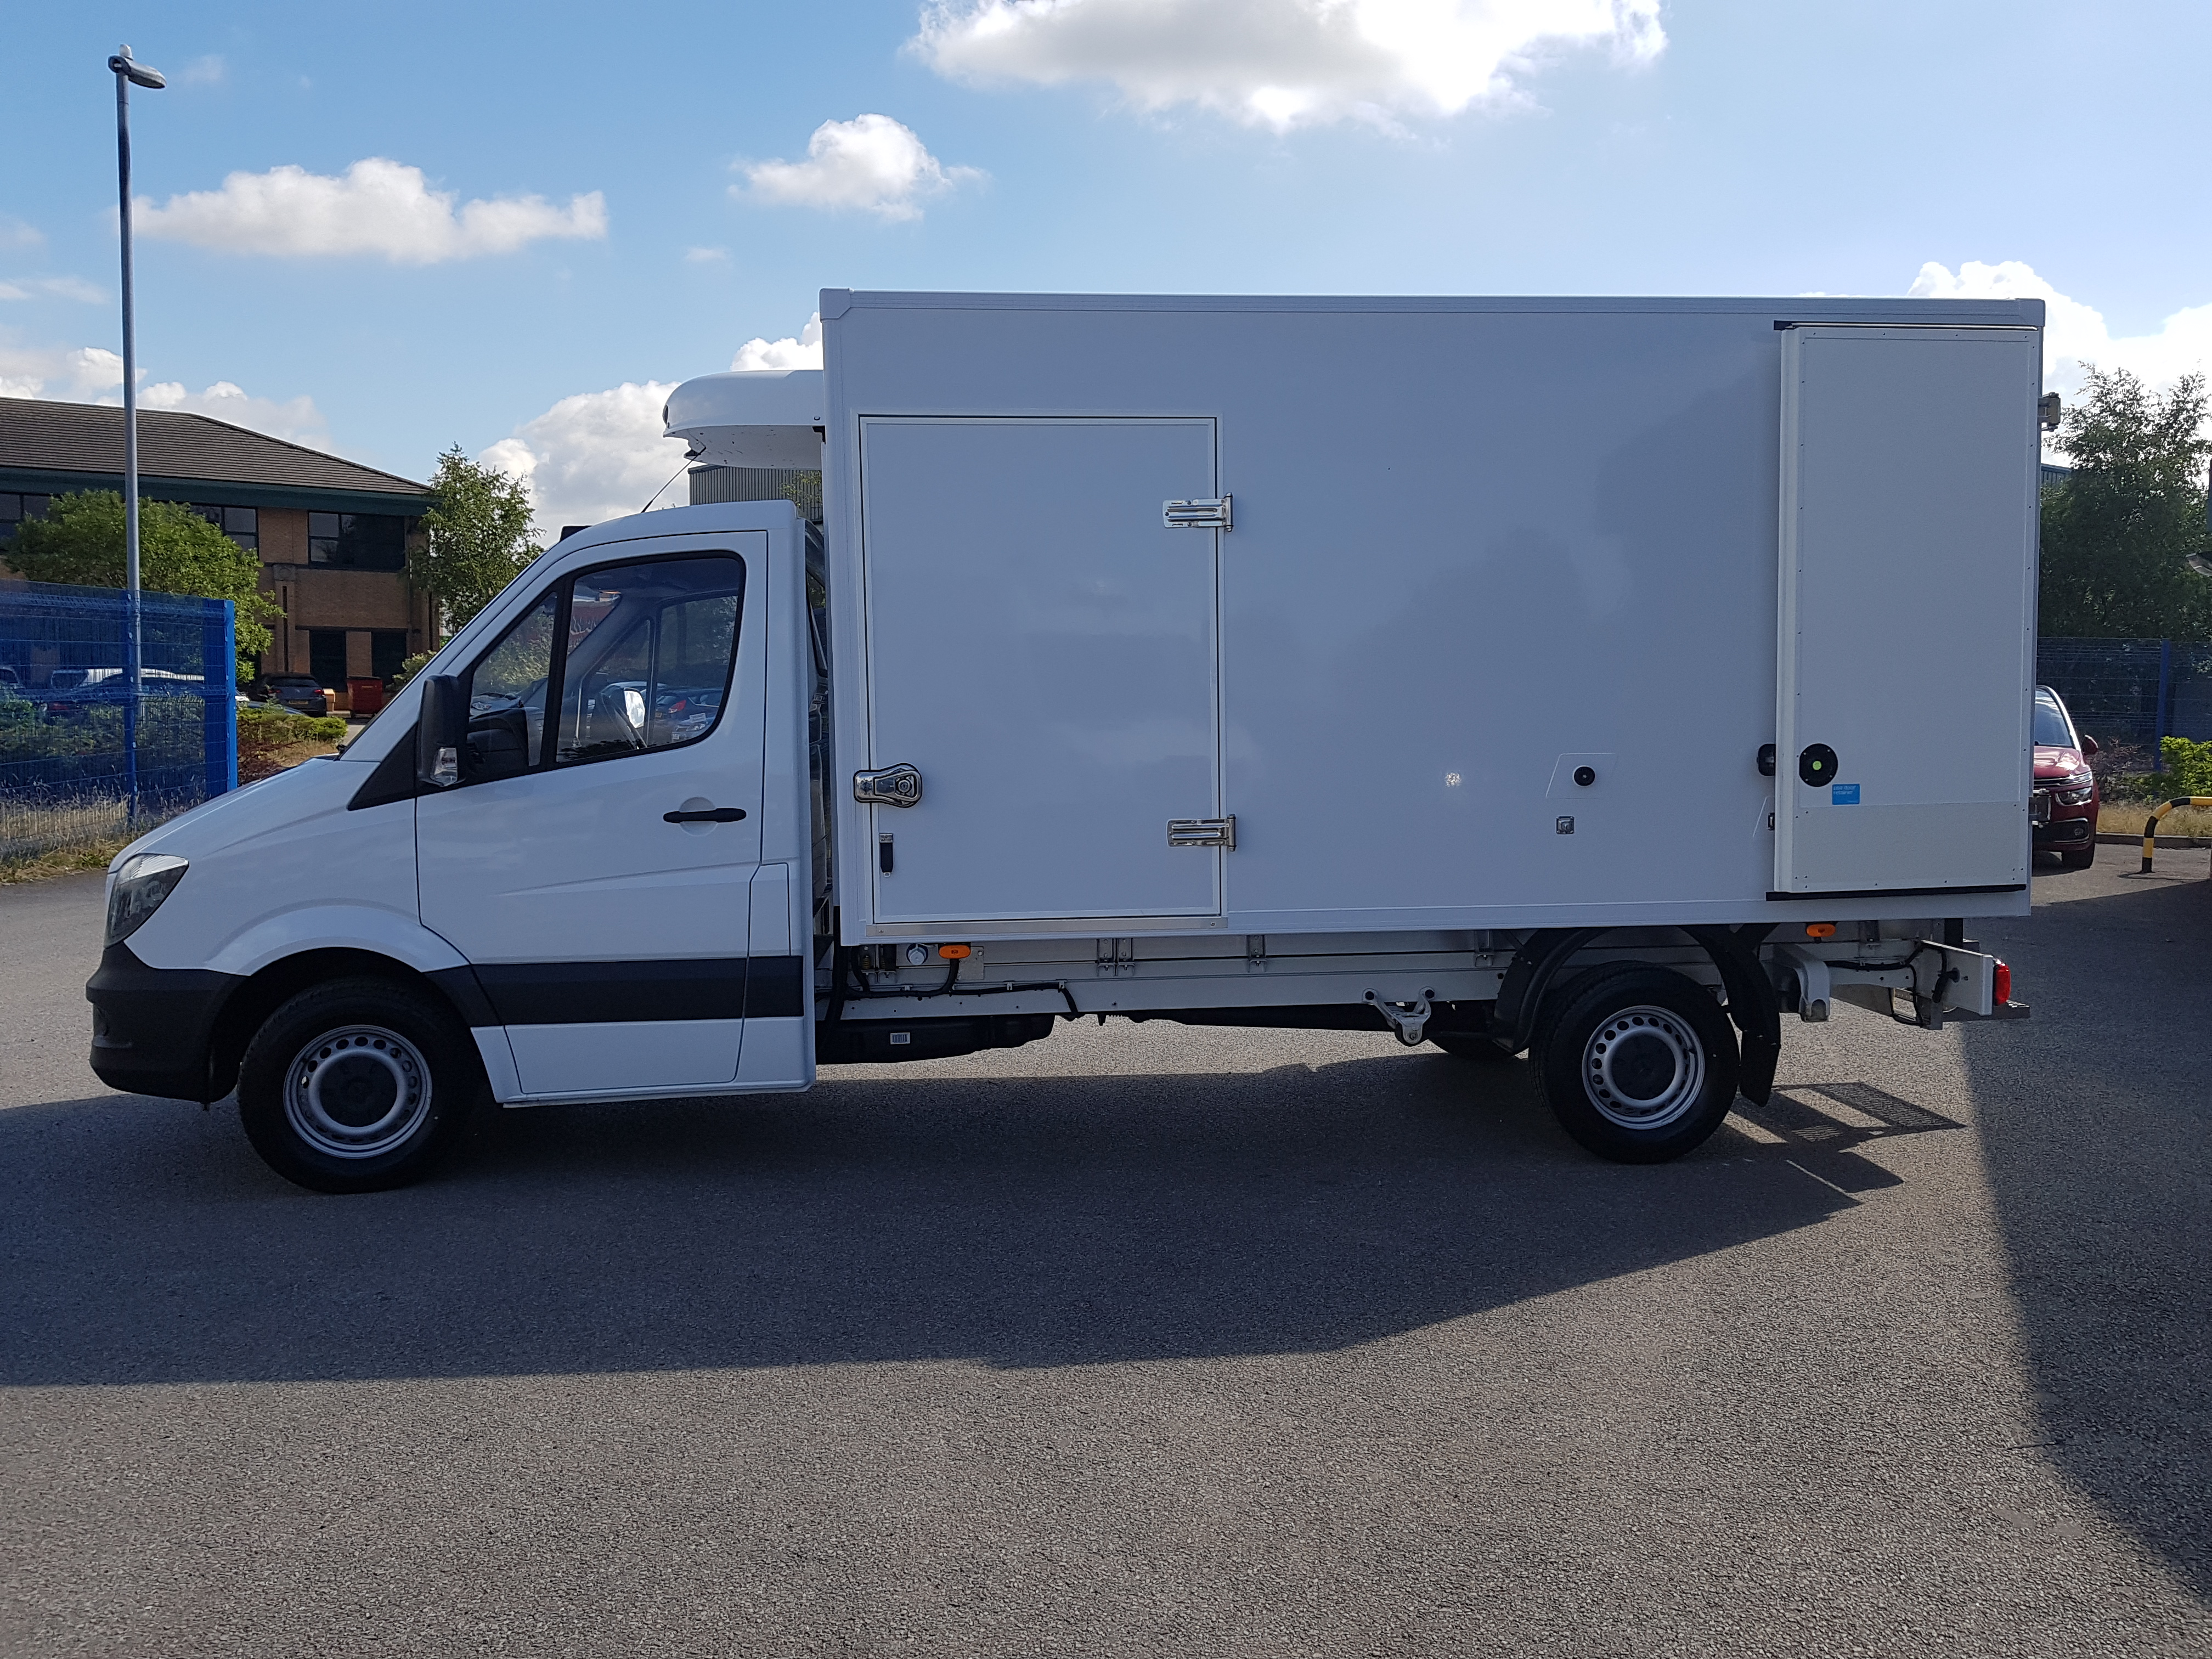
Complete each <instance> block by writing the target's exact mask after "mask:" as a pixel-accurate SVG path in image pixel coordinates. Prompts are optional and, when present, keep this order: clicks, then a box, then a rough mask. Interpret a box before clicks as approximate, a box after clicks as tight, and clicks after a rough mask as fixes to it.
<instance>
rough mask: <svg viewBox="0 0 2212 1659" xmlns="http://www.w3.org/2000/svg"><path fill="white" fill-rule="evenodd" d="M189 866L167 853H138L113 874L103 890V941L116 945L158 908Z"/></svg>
mask: <svg viewBox="0 0 2212 1659" xmlns="http://www.w3.org/2000/svg"><path fill="white" fill-rule="evenodd" d="M188 867H189V866H187V865H186V863H185V860H182V859H180V858H178V857H176V856H175V855H174V854H169V853H141V854H138V856H137V858H135V859H131V860H127V861H126V862H125V864H124V866H123V867H122V868H121V869H120V870H118V871H117V872H115V884H114V885H113V886H112V887H110V888H109V889H108V890H107V942H108V943H109V944H110V945H120V944H122V943H123V941H124V940H125V939H129V938H130V937H131V934H133V933H137V931H138V929H139V927H140V926H141V925H142V924H143V922H144V921H145V920H146V918H147V917H149V916H150V915H153V914H154V912H155V911H156V910H158V909H160V908H161V901H162V900H163V899H165V898H167V897H168V896H169V895H170V893H171V892H173V890H175V888H176V885H177V884H178V883H179V882H180V881H182V880H183V879H184V878H185V870H186V869H187V868H188Z"/></svg>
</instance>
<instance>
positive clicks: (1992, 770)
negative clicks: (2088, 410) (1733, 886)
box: [1774, 327, 2042, 896]
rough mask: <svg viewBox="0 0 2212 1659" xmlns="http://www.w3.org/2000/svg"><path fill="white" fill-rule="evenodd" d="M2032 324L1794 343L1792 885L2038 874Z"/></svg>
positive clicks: (1786, 797) (1780, 765) (1790, 382)
mask: <svg viewBox="0 0 2212 1659" xmlns="http://www.w3.org/2000/svg"><path fill="white" fill-rule="evenodd" d="M2041 380H2042V341H2041V337H2040V335H2039V332H2038V331H2035V330H2033V329H2003V328H1875V327H1802V328H1795V329H1791V330H1790V331H1788V333H1787V334H1786V335H1785V336H1784V341H1783V386H1782V428H1783V435H1782V525H1781V531H1782V534H1781V579H1782V580H1781V629H1780V639H1779V646H1780V649H1779V653H1778V666H1779V679H1780V684H1779V687H1778V691H1779V696H1778V710H1777V715H1776V731H1777V738H1776V750H1777V753H1776V764H1775V808H1776V811H1775V831H1776V836H1775V882H1774V884H1775V889H1776V891H1777V894H1778V896H1797V895H1801V894H1802V895H1804V896H1817V895H1820V894H1842V893H1872V892H1888V891H1913V890H1923V891H1927V890H1936V891H1940V890H1947V889H1967V890H1973V889H1981V890H1988V889H1993V888H1995V889H2002V888H2016V887H2019V886H2021V885H2023V884H2025V883H2026V882H2027V870H2028V856H2029V854H2028V821H2027V805H2028V802H2027V796H2028V776H2029V772H2030V769H2031V763H2032V759H2033V751H2032V750H2031V749H2030V748H2029V744H2028V704H2029V698H2030V692H2031V682H2032V680H2033V674H2034V661H2035V657H2034V646H2035V640H2034V630H2035V588H2034V583H2035V538H2036V512H2037V498H2036V491H2037V485H2038V482H2039V472H2038V470H2037V459H2038V456H2037V442H2036V415H2035V402H2036V398H2037V395H2038V393H2039V391H2040V389H2041Z"/></svg>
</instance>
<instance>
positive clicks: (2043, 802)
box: [2028, 685, 2103, 870]
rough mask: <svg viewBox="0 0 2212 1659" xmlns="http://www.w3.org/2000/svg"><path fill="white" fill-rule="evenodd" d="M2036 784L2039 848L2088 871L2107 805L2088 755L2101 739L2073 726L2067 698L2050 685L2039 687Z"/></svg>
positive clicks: (2031, 812)
mask: <svg viewBox="0 0 2212 1659" xmlns="http://www.w3.org/2000/svg"><path fill="white" fill-rule="evenodd" d="M2034 738H2035V783H2034V793H2033V794H2032V795H2031V796H2030V797H2029V798H2028V799H2029V807H2028V819H2029V822H2030V823H2033V825H2034V839H2035V850H2036V851H2037V852H2039V853H2056V854H2058V856H2059V857H2060V858H2061V859H2062V860H2064V861H2065V865H2066V867H2067V868H2068V869H2069V870H2086V869H2087V868H2088V867H2089V866H2090V865H2092V864H2093V863H2094V862H2096V858H2097V809H2098V807H2099V806H2100V805H2102V804H2103V796H2102V794H2101V793H2100V790H2099V788H2098V785H2097V775H2096V774H2095V773H2094V772H2092V771H2091V770H2090V769H2089V757H2090V756H2092V755H2093V754H2095V753H2096V752H2097V740H2096V738H2085V737H2083V736H2081V733H2079V732H2076V731H2075V729H2074V717H2073V716H2072V715H2070V714H2068V713H2067V712H2066V703H2065V701H2064V699H2063V698H2062V697H2060V696H2059V695H2058V694H2057V692H2056V691H2053V690H2051V688H2050V687H2049V686H2047V685H2039V686H2037V687H2036V688H2035V731H2034Z"/></svg>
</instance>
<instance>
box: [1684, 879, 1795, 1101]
mask: <svg viewBox="0 0 2212 1659" xmlns="http://www.w3.org/2000/svg"><path fill="white" fill-rule="evenodd" d="M1683 931H1684V932H1686V933H1688V934H1689V936H1690V937H1691V938H1692V939H1695V940H1697V941H1698V943H1699V945H1703V946H1704V947H1705V954H1706V955H1707V956H1709V957H1711V958H1712V959H1713V966H1714V967H1715V968H1717V969H1719V970H1720V975H1721V987H1722V988H1723V990H1725V991H1726V992H1727V993H1728V1004H1729V1017H1730V1018H1732V1019H1734V1020H1735V1026H1736V1030H1739V1031H1741V1032H1742V1033H1743V1059H1742V1063H1741V1066H1739V1067H1738V1071H1737V1078H1736V1092H1737V1093H1738V1094H1740V1095H1741V1096H1742V1097H1744V1098H1745V1099H1746V1100H1747V1101H1749V1102H1751V1103H1752V1104H1753V1105H1754V1106H1764V1105H1765V1103H1766V1101H1767V1097H1769V1096H1770V1095H1771V1094H1772V1093H1773V1092H1774V1068H1775V1067H1776V1066H1778V1065H1779V1064H1780V1063H1781V1060H1782V1000H1781V999H1780V998H1779V997H1778V996H1777V995H1776V994H1775V991H1774V982H1773V981H1771V980H1770V979H1768V978H1767V976H1766V975H1765V971H1764V970H1763V969H1761V968H1760V967H1759V946H1760V945H1762V944H1764V943H1765V939H1766V936H1767V934H1768V933H1771V932H1772V931H1773V930H1772V928H1771V927H1765V926H1760V925H1757V924H1751V923H1747V924H1746V925H1745V926H1743V927H1690V928H1686V929H1684V930H1683Z"/></svg>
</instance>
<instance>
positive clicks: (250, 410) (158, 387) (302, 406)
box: [0, 338, 330, 447]
mask: <svg viewBox="0 0 2212 1659" xmlns="http://www.w3.org/2000/svg"><path fill="white" fill-rule="evenodd" d="M0 398H55V399H57V400H58V401H60V402H63V403H73V404H120V403H121V402H122V401H123V359H122V358H121V357H119V356H117V355H116V354H115V353H114V352H112V351H110V350H108V349H106V348H105V347H102V346H27V345H23V344H21V343H17V342H15V341H13V340H10V339H7V338H0ZM138 404H139V407H140V408H142V409H181V410H186V411H187V412H189V413H191V414H194V415H212V416H215V418H216V419H217V420H219V421H228V422H230V423H231V424H232V425H233V426H243V427H250V428H252V429H253V430H254V431H256V432H265V433H267V434H269V435H270V437H272V438H288V439H289V440H291V441H293V442H295V443H304V444H311V445H314V446H317V447H321V446H323V445H326V444H328V443H329V441H330V433H329V431H328V430H327V428H326V427H325V422H324V420H323V416H322V412H321V411H320V410H318V409H317V408H316V407H315V400H314V399H313V398H308V397H304V396H303V397H298V398H288V399H286V400H284V401H283V402H281V403H280V402H278V401H277V400H276V399H275V398H256V397H252V396H251V395H249V394H248V393H247V392H246V390H245V388H243V387H242V386H239V385H237V384H236V383H235V382H234V381H230V380H217V381H216V383H215V384H214V385H213V386H209V387H208V388H207V389H206V390H205V391H204V392H188V391H186V390H185V386H184V383H183V382H182V381H181V380H161V381H156V382H155V383H154V384H153V385H150V386H141V387H140V388H139V392H138Z"/></svg>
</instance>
